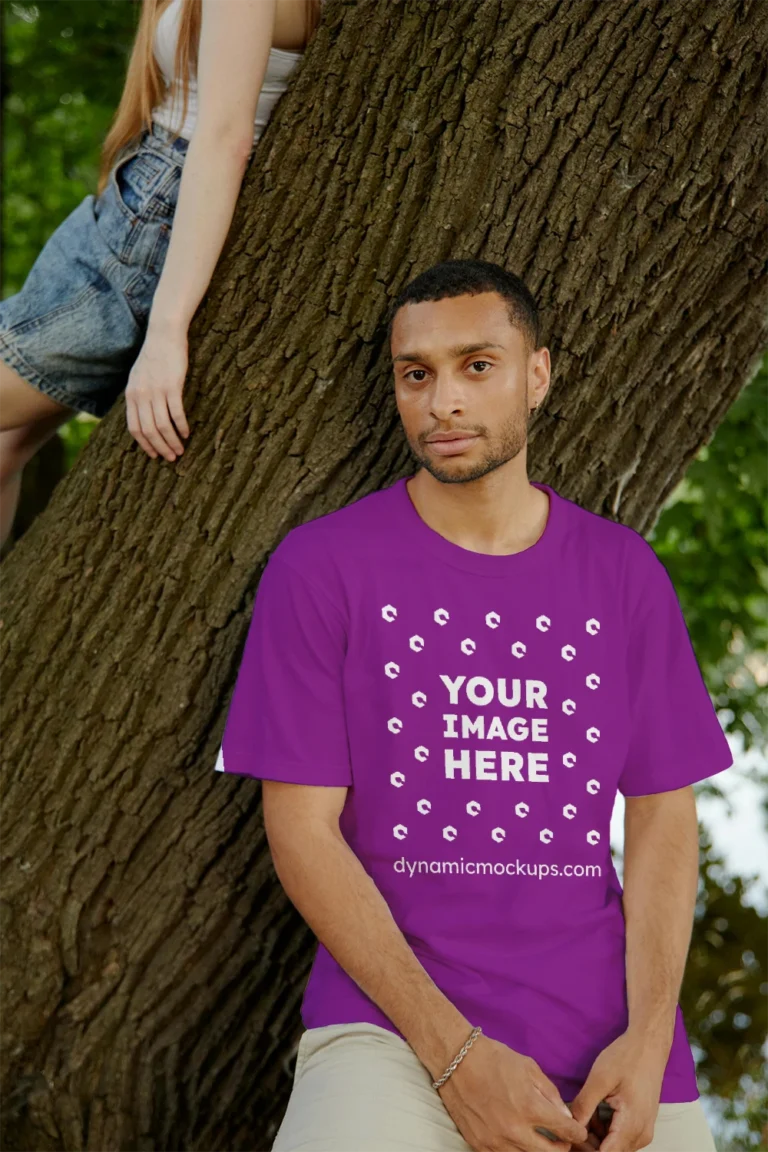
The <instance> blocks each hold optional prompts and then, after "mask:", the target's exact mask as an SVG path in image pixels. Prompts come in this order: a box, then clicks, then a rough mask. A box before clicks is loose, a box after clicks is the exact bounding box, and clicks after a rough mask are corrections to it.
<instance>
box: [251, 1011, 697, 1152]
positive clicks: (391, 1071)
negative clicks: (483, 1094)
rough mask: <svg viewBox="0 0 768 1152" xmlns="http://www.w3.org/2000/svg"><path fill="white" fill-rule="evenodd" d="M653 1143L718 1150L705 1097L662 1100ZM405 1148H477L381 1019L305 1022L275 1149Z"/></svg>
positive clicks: (436, 1151)
mask: <svg viewBox="0 0 768 1152" xmlns="http://www.w3.org/2000/svg"><path fill="white" fill-rule="evenodd" d="M560 1146H562V1145H560ZM557 1147H558V1145H557V1144H554V1143H553V1144H552V1149H553V1152H554V1150H555V1149H556V1148H557ZM646 1149H647V1152H716V1149H715V1144H714V1141H713V1139H712V1135H711V1132H710V1130H709V1126H708V1124H707V1120H706V1117H705V1115H704V1110H703V1108H702V1106H701V1102H700V1101H699V1100H694V1101H691V1102H690V1103H686V1104H660V1105H659V1111H658V1114H657V1117H656V1126H655V1129H654V1133H653V1140H652V1142H651V1143H650V1144H648V1145H646ZM406 1150H408V1152H472V1149H471V1146H470V1145H469V1144H468V1143H467V1142H466V1140H465V1139H464V1137H463V1136H462V1135H461V1133H460V1132H459V1130H458V1128H457V1127H456V1125H455V1124H454V1122H453V1120H452V1119H451V1117H450V1115H449V1113H448V1110H447V1109H446V1107H445V1105H444V1104H443V1101H442V1099H441V1097H440V1095H439V1094H438V1093H437V1092H436V1091H435V1089H434V1088H433V1087H432V1078H431V1076H430V1074H429V1072H428V1071H427V1069H426V1068H425V1067H424V1065H423V1064H422V1063H421V1061H420V1060H419V1058H418V1056H417V1055H416V1053H415V1052H414V1051H413V1049H412V1048H411V1046H410V1045H409V1044H407V1043H406V1042H405V1040H403V1039H402V1037H401V1036H398V1035H397V1034H396V1033H394V1032H390V1031H389V1030H388V1029H386V1028H380V1027H379V1026H378V1025H377V1024H360V1023H355V1024H328V1025H326V1026H325V1027H323V1028H309V1029H305V1031H304V1032H303V1033H302V1035H301V1038H300V1040H299V1049H298V1054H297V1057H296V1071H295V1074H294V1081H293V1089H292V1091H291V1096H290V1099H289V1101H288V1107H287V1109H286V1113H285V1116H284V1117H283V1122H282V1124H281V1125H280V1128H279V1130H278V1133H277V1136H276V1137H275V1142H274V1143H273V1145H272V1152H406Z"/></svg>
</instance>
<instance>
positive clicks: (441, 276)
mask: <svg viewBox="0 0 768 1152" xmlns="http://www.w3.org/2000/svg"><path fill="white" fill-rule="evenodd" d="M481 292H498V294H499V296H501V297H502V298H503V299H504V300H505V301H506V304H507V314H508V316H509V322H510V324H512V325H513V326H514V327H515V328H519V329H521V331H522V333H523V337H524V339H525V343H526V351H527V352H529V353H530V352H533V351H535V350H536V349H537V348H538V347H539V310H538V307H537V305H536V301H535V300H534V298H533V296H532V295H531V293H530V291H529V290H528V288H526V286H525V284H524V283H523V281H522V280H521V279H520V277H519V276H516V275H515V273H514V272H508V271H507V269H506V268H502V267H501V265H500V264H493V263H492V262H491V261H490V260H442V261H441V262H440V263H439V264H433V265H432V266H431V267H430V268H426V269H425V270H424V271H423V272H420V273H419V275H418V276H416V277H415V278H414V279H413V280H411V281H410V282H409V283H408V284H406V286H405V288H404V289H403V290H402V292H401V293H400V294H399V295H398V296H397V297H396V298H395V299H394V300H393V301H392V304H391V305H390V308H389V315H388V319H387V338H388V339H389V340H390V341H391V339H392V324H393V321H394V319H395V313H396V312H398V311H399V309H400V308H402V307H403V305H404V304H419V303H421V302H422V301H424V300H444V299H446V297H449V296H464V295H467V294H469V295H471V296H477V295H478V294H479V293H481Z"/></svg>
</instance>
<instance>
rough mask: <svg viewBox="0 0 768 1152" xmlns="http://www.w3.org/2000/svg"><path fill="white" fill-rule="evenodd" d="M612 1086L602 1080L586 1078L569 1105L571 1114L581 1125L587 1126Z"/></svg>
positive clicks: (612, 1088)
mask: <svg viewBox="0 0 768 1152" xmlns="http://www.w3.org/2000/svg"><path fill="white" fill-rule="evenodd" d="M614 1088H615V1085H614V1084H607V1083H606V1082H605V1080H604V1079H603V1078H600V1079H598V1078H597V1076H588V1077H587V1079H586V1081H585V1082H584V1084H583V1085H582V1087H581V1090H580V1091H579V1092H578V1093H577V1095H576V1096H574V1098H573V1100H571V1103H570V1109H571V1114H572V1115H573V1116H575V1118H576V1119H577V1120H580V1121H581V1123H583V1124H588V1123H589V1121H590V1120H591V1119H592V1116H593V1115H594V1112H595V1109H596V1108H597V1106H598V1104H599V1103H600V1101H601V1100H604V1099H605V1097H606V1096H607V1095H608V1094H609V1093H611V1092H612V1091H613V1090H614Z"/></svg>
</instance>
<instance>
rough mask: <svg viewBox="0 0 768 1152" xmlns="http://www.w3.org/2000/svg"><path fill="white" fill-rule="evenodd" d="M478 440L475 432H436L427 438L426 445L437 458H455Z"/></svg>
mask: <svg viewBox="0 0 768 1152" xmlns="http://www.w3.org/2000/svg"><path fill="white" fill-rule="evenodd" d="M477 439H478V435H477V433H476V432H437V433H435V434H434V437H429V436H428V437H427V444H429V446H430V448H431V449H432V450H433V451H434V452H437V454H438V455H439V456H455V455H456V454H457V453H459V452H463V451H464V450H465V449H466V448H468V447H469V446H470V444H473V443H474V442H475V440H477Z"/></svg>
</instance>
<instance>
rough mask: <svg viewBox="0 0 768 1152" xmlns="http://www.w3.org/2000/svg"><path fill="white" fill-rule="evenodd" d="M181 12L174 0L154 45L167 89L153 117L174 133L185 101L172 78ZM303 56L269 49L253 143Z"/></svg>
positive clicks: (185, 132) (188, 127)
mask: <svg viewBox="0 0 768 1152" xmlns="http://www.w3.org/2000/svg"><path fill="white" fill-rule="evenodd" d="M320 3H321V5H322V3H323V0H320ZM180 15H181V0H171V3H170V4H169V5H168V7H167V8H166V9H165V11H164V12H163V14H162V15H161V17H160V19H159V20H158V22H157V29H156V31H155V40H154V45H153V49H154V55H155V59H156V60H157V63H158V65H159V67H160V70H161V72H162V73H163V76H164V77H165V79H166V81H167V83H168V90H167V92H166V94H165V99H164V100H163V101H162V102H161V103H160V104H158V105H156V107H155V108H153V109H152V119H153V120H155V121H156V122H157V123H158V124H162V125H163V126H164V127H165V128H169V129H170V130H171V131H172V132H175V131H176V130H177V128H178V126H179V120H180V118H181V110H182V107H183V102H184V91H183V88H182V86H181V84H180V83H179V82H178V81H177V80H174V79H173V65H174V59H175V56H176V41H177V38H178V34H179V17H180ZM303 55H304V53H303V52H302V51H298V50H297V51H289V50H288V49H286V48H270V50H269V56H268V58H267V70H266V73H265V75H264V83H263V84H262V86H261V91H260V93H259V99H258V102H257V104H256V116H255V119H254V125H253V143H254V144H255V143H256V141H257V140H258V139H259V137H260V136H261V134H262V132H263V131H264V129H265V128H266V126H267V123H268V121H269V118H270V116H271V115H272V110H273V108H274V107H275V104H276V103H277V101H278V100H279V99H280V97H281V96H282V94H283V92H285V89H286V87H287V84H288V78H289V77H290V75H291V72H293V70H294V68H295V67H296V65H297V64H298V62H299V60H301V58H302V56H303ZM190 71H191V75H190V78H189V98H188V100H189V102H188V105H187V115H186V117H185V119H184V123H183V124H182V125H181V133H180V135H182V136H184V137H185V138H186V139H187V140H190V139H191V138H192V131H193V129H194V127H195V123H196V121H197V77H196V76H195V74H194V68H192V69H191V70H190Z"/></svg>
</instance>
